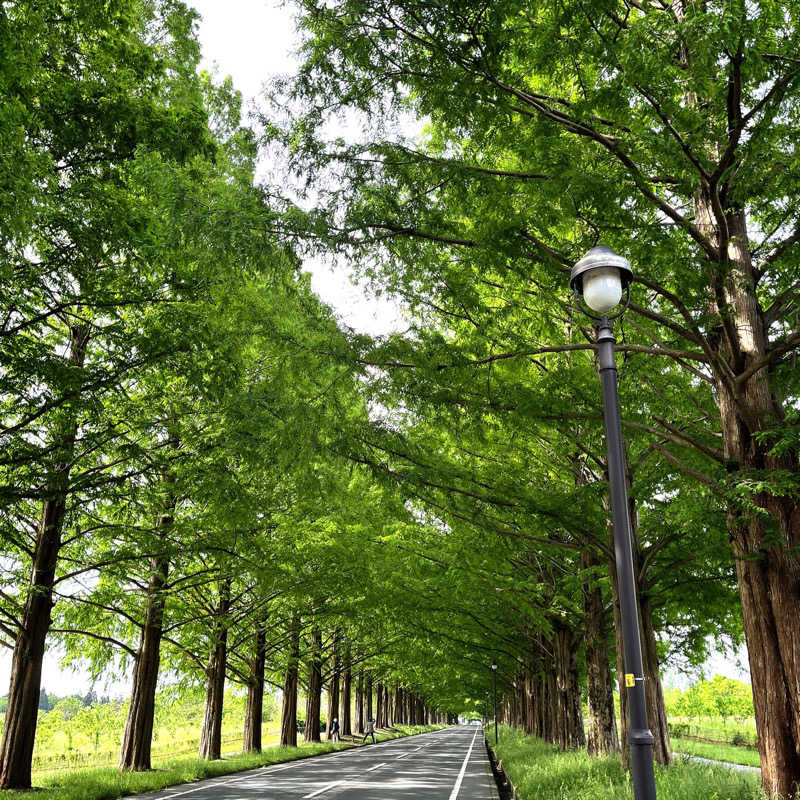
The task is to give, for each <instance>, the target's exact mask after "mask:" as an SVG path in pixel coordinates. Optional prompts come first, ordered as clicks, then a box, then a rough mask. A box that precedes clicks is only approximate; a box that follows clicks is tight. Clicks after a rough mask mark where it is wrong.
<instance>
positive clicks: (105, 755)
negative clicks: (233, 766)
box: [0, 690, 280, 774]
mask: <svg viewBox="0 0 800 800" xmlns="http://www.w3.org/2000/svg"><path fill="white" fill-rule="evenodd" d="M225 709H226V711H225V714H224V716H223V721H222V743H223V747H222V749H223V752H225V753H234V752H238V751H240V750H241V748H242V739H243V724H244V722H243V721H244V697H242V696H240V695H237V694H235V693H234V692H226V699H225ZM127 711H128V708H127V703H126V702H125V701H120V700H113V701H107V702H96V703H90V704H88V705H85V704H83V703H82V702H81V700H80V699H79V698H75V697H67V698H63V699H61V700H60V701H59V702H58V703H56V704H55V706H54V707H53V708H52V709H50V710H48V711H40V712H39V720H38V722H37V727H36V745H35V748H34V758H33V771H34V773H37V774H48V773H52V772H57V771H59V770H67V769H75V768H88V767H106V766H116V765H117V761H118V759H119V751H120V746H121V742H122V732H123V729H124V726H125V718H126V715H127ZM265 711H266V712H267V715H268V716H269V717H271V718H272V719H271V720H270V721H267V722H264V723H263V725H262V741H263V744H264V745H265V746H266V745H270V744H274V743H276V742H277V741H278V740H279V738H280V724H279V722H278V721H277V708H276V706H275V703H274V701H273V700H272V698H269V697H265ZM202 717H203V698H202V695H201V694H200V693H199V692H197V691H191V690H188V691H186V692H183V693H180V694H175V693H168V692H165V693H162V694H160V695H159V697H158V698H157V699H156V715H155V728H154V733H153V750H152V754H153V760H154V761H162V762H163V761H166V760H170V759H174V758H177V757H186V756H193V755H194V754H195V753H196V751H197V748H198V746H199V743H200V728H201V724H202ZM3 723H4V714H1V713H0V730H2V727H3Z"/></svg>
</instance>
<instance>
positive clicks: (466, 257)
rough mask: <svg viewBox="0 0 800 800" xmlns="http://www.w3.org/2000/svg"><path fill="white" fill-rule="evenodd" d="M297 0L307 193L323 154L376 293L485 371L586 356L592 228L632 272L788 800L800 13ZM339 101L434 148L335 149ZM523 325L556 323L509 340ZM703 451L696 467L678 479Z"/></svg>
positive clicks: (663, 451) (669, 449)
mask: <svg viewBox="0 0 800 800" xmlns="http://www.w3.org/2000/svg"><path fill="white" fill-rule="evenodd" d="M304 8H305V11H306V14H305V16H304V17H303V19H302V25H303V26H304V28H305V29H306V31H307V33H308V42H307V44H306V48H305V52H306V56H307V58H306V61H305V63H304V65H303V66H302V67H301V71H300V75H299V77H298V78H297V80H296V81H295V82H294V83H293V84H292V85H291V86H290V87H289V89H288V91H289V92H290V94H291V96H292V97H293V98H294V99H296V100H298V101H300V102H302V103H303V104H304V110H303V113H298V115H297V117H296V124H294V125H293V126H291V135H292V136H293V138H292V139H291V143H292V151H291V152H292V156H293V158H294V159H295V163H297V164H302V165H303V169H304V170H305V173H306V174H305V177H306V178H307V179H308V180H309V181H313V182H315V184H316V185H317V186H319V184H320V180H322V181H323V185H324V178H323V177H322V176H321V175H320V174H319V172H314V173H312V174H309V172H308V169H309V168H310V167H312V168H313V165H319V164H320V162H323V163H324V164H325V165H326V166H329V167H330V171H331V172H332V173H333V174H334V175H335V176H336V183H335V184H333V183H332V184H329V185H331V186H332V187H333V188H332V189H331V190H330V192H328V193H324V196H323V201H322V203H321V204H320V210H319V213H318V214H316V215H315V216H314V217H313V224H314V226H315V227H314V234H315V236H319V231H320V226H321V225H324V224H325V223H327V227H325V231H326V233H327V234H328V235H329V236H330V237H331V240H332V242H333V243H334V245H335V246H339V247H341V249H342V251H345V252H351V253H353V252H355V253H359V254H363V255H364V257H365V258H366V259H368V260H369V263H370V270H372V271H373V274H380V275H381V278H380V280H381V283H382V284H383V285H385V286H387V287H389V288H390V289H393V290H395V291H398V292H399V293H401V294H402V295H404V296H405V297H406V298H408V299H409V300H410V301H411V302H412V303H413V304H414V306H415V307H418V308H425V309H427V313H428V314H431V315H433V314H437V315H440V316H439V318H440V319H441V320H447V323H448V324H449V323H450V322H451V321H452V320H453V319H456V318H464V319H465V320H466V324H469V325H472V326H473V327H474V328H475V330H476V331H477V332H480V333H484V345H483V347H482V348H481V349H480V350H478V351H476V352H474V353H473V354H471V357H470V361H471V363H472V364H473V368H474V369H476V370H482V371H483V372H485V374H487V375H488V374H490V370H491V369H492V368H493V366H494V365H496V364H497V363H498V360H500V359H520V360H529V359H536V358H542V357H546V355H547V354H548V353H550V352H553V350H554V349H555V350H556V351H565V350H570V349H572V348H579V349H582V348H590V347H591V332H589V331H586V332H585V334H586V335H585V336H584V332H582V331H581V330H580V329H579V327H578V326H579V325H580V323H579V322H577V321H573V320H572V319H571V318H570V315H569V312H568V311H567V304H566V302H565V294H566V292H565V287H566V282H567V281H566V275H565V272H566V270H567V269H568V268H569V266H570V265H571V264H572V263H574V262H575V261H576V260H577V259H578V258H579V257H580V255H582V253H583V252H584V251H585V249H587V248H588V247H589V246H591V245H592V244H595V243H596V242H597V241H598V239H599V238H601V237H602V239H603V240H605V241H606V242H607V243H609V244H611V245H612V246H614V247H615V248H616V249H618V250H621V251H623V252H625V253H626V254H627V255H629V256H630V257H631V260H632V262H633V263H634V264H635V265H637V266H636V278H635V281H636V283H635V285H634V287H633V291H632V302H631V306H630V311H629V313H628V320H629V322H630V328H631V329H632V330H631V331H630V333H629V335H630V336H631V340H630V342H626V343H625V344H624V346H623V348H622V349H623V351H626V350H627V352H629V353H631V357H630V358H631V360H633V358H634V354H636V358H637V359H639V360H643V359H645V358H646V359H647V366H648V370H646V371H645V372H646V373H647V374H649V375H650V376H652V375H654V373H655V372H656V371H657V370H658V369H659V367H657V366H655V364H656V363H657V362H658V363H660V362H661V361H664V360H667V359H669V360H672V361H673V362H674V364H675V365H676V368H677V369H678V370H679V371H681V372H682V373H683V380H682V381H680V385H683V386H687V385H691V386H693V387H694V388H695V389H696V390H697V392H698V393H699V394H701V395H702V402H701V404H700V408H701V412H700V413H701V414H702V416H701V417H700V419H701V420H702V423H700V424H698V423H697V421H696V420H692V419H691V418H687V419H684V418H683V417H682V416H678V417H677V418H676V416H675V414H674V411H673V409H672V408H671V407H670V406H669V404H668V403H665V402H664V401H665V396H664V392H663V391H662V387H661V386H659V385H657V383H656V384H655V385H653V384H652V383H651V384H649V383H647V382H642V383H640V384H639V386H638V388H639V389H640V391H641V392H642V394H641V396H640V400H639V403H638V404H637V410H638V412H639V414H638V417H639V418H638V419H636V418H634V419H629V420H628V423H629V425H630V424H634V425H636V426H640V428H639V429H640V430H642V431H643V432H646V433H649V435H650V437H651V442H652V445H653V447H654V449H655V452H656V453H657V454H658V455H659V456H660V457H661V458H663V459H665V460H669V461H670V462H671V463H672V464H673V466H674V467H675V468H677V469H686V470H687V471H688V470H689V469H690V470H691V472H689V473H688V474H692V475H694V477H695V479H696V480H699V481H701V482H703V483H704V484H706V485H708V486H709V488H710V489H711V490H712V491H713V492H715V493H716V494H718V495H719V496H720V497H721V498H722V500H723V502H724V504H725V513H726V516H727V526H728V532H729V535H730V537H731V541H732V545H733V546H732V554H731V555H732V559H731V560H732V561H734V562H735V564H736V569H737V575H738V584H739V589H740V593H741V599H742V615H743V622H744V632H745V635H746V638H747V643H748V652H749V655H750V666H751V673H752V676H753V690H754V699H755V710H756V719H757V723H758V729H759V746H760V752H761V759H762V775H763V780H764V786H765V788H766V789H767V790H768V791H770V792H779V793H782V794H791V793H792V791H793V789H792V786H793V783H794V782H795V781H797V780H798V779H799V778H800V762H799V761H798V753H800V740H798V736H800V724H798V718H797V709H798V708H800V698H799V697H798V694H797V689H796V687H797V686H799V685H800V681H798V675H800V662H798V658H797V653H798V648H797V644H796V636H797V633H796V626H795V625H794V624H793V620H794V619H795V618H796V616H797V612H798V608H800V581H798V576H797V570H796V565H795V564H794V561H793V557H792V556H791V553H792V552H793V549H794V548H796V547H797V545H798V535H800V534H799V533H798V526H797V524H796V523H797V519H798V518H800V517H798V514H797V503H796V489H797V481H798V469H799V468H798V449H797V437H796V427H797V421H796V418H795V414H794V412H793V410H792V408H793V404H794V403H795V401H796V397H797V379H796V372H793V370H792V369H791V364H792V354H793V353H794V352H795V351H796V348H797V346H798V344H800V333H799V332H798V331H797V330H796V325H795V323H794V321H793V314H794V310H795V304H794V298H795V296H796V291H797V284H796V270H795V267H794V264H795V260H796V252H797V247H798V243H800V235H798V226H799V224H800V221H799V220H798V219H797V216H796V213H795V212H794V211H791V210H787V209H794V208H795V207H796V206H797V204H796V203H791V202H790V203H789V205H788V206H787V204H786V198H794V197H795V196H796V175H797V170H798V164H797V161H796V159H795V158H794V156H793V155H792V153H793V152H794V149H795V144H794V136H795V134H794V131H795V126H794V125H793V124H792V121H793V120H795V118H796V116H797V108H798V102H797V100H798V97H797V92H798V85H797V78H798V74H800V73H798V70H797V65H796V63H795V61H794V57H793V53H794V51H795V50H796V48H797V38H798V35H799V34H798V27H797V19H796V15H795V14H794V12H793V11H788V10H787V9H786V8H785V7H783V6H782V5H780V4H778V5H769V4H767V5H763V4H762V5H759V6H758V9H755V8H754V7H751V6H748V5H746V4H743V3H739V4H734V5H731V6H726V7H725V8H724V9H723V8H719V7H716V6H713V7H711V6H703V5H700V4H698V3H694V2H683V1H681V2H675V3H666V4H662V5H659V6H652V7H650V6H638V5H635V4H633V5H631V4H627V5H626V4H622V5H620V6H619V7H617V6H613V7H612V6H608V5H603V6H598V7H594V6H593V7H592V8H591V9H588V8H586V7H585V6H584V5H581V4H567V5H561V6H547V7H540V6H537V7H536V8H533V7H532V6H528V5H525V4H524V3H523V4H519V3H516V2H515V3H500V4H497V3H495V4H492V6H491V7H488V6H487V7H481V8H472V7H469V8H467V7H463V6H447V7H444V6H439V5H434V6H430V5H426V4H424V3H417V2H401V3H395V4H392V5H391V6H387V5H385V4H383V3H380V2H376V3H372V2H368V3H361V2H358V3H356V2H347V1H346V0H345V1H343V2H338V3H335V4H324V5H323V4H318V3H315V2H312V1H311V0H309V2H307V3H305V4H304ZM320 97H325V103H324V105H325V108H324V109H323V108H322V105H321V103H320V102H319V101H318V98H320ZM332 98H333V99H334V100H335V102H336V103H338V106H339V107H345V106H346V107H350V108H355V109H357V110H358V111H359V112H362V113H364V114H365V115H368V116H371V117H378V116H381V114H382V113H383V112H386V114H385V116H389V115H390V114H391V113H392V112H397V111H398V110H399V109H403V110H405V109H409V110H410V111H411V112H412V113H414V114H416V115H417V116H418V117H423V116H424V117H427V118H428V119H429V120H430V124H429V126H428V132H427V135H426V136H425V137H423V140H422V142H421V143H417V144H413V143H410V142H403V141H398V140H394V141H382V140H378V139H375V138H373V139H372V140H370V141H368V142H364V143H359V144H358V145H355V146H347V145H346V144H345V145H342V146H337V145H336V144H335V143H328V144H321V143H320V142H319V141H318V140H317V139H315V137H314V133H315V131H316V130H317V129H318V124H319V123H322V122H323V121H324V120H325V119H326V117H327V116H329V115H330V114H331V113H332V112H333V111H336V110H338V109H337V107H336V106H335V105H332V103H331V99H332ZM371 129H372V130H378V131H380V130H382V129H384V128H382V127H381V126H380V125H373V126H372V128H371ZM274 130H275V129H274V127H273V131H274ZM324 209H332V210H331V211H330V213H329V214H327V213H326V211H325V210H324ZM321 221H322V222H321ZM480 287H486V291H492V292H494V293H495V295H494V296H495V298H496V302H495V304H494V310H495V319H494V321H492V320H491V319H488V318H487V316H486V314H482V313H480V312H475V303H474V298H475V295H476V292H477V291H478V290H479V288H480ZM514 310H524V311H525V314H524V316H525V318H526V319H528V320H530V319H531V318H532V317H533V318H534V319H535V320H536V321H537V322H539V323H540V324H537V325H534V324H531V323H529V324H526V325H522V326H520V325H509V326H507V325H506V324H505V323H506V321H507V320H510V319H512V318H513V319H514V321H515V322H516V321H518V320H519V318H520V316H521V315H519V314H516V315H515V314H514V313H513V312H514ZM565 321H566V322H567V327H568V330H567V331H566V332H565V331H564V322H565ZM484 323H485V324H486V326H487V328H486V329H484V327H483V326H484ZM559 329H560V330H559ZM495 332H496V334H497V335H494V336H493V335H492V334H493V333H495ZM565 333H566V334H567V335H565ZM576 340H577V341H576ZM428 356H429V357H434V354H433V353H429V354H428ZM429 363H433V364H435V363H436V362H435V361H431V362H429ZM439 366H441V362H440V363H439ZM675 385H676V386H677V385H679V384H677V383H676V384H675ZM645 409H646V413H645ZM555 413H556V414H558V415H559V416H561V417H562V418H564V417H565V416H566V417H567V418H568V417H569V416H570V415H569V414H566V415H565V413H564V409H563V408H562V409H559V410H558V411H556V412H555ZM709 413H710V416H709ZM717 425H718V426H719V432H720V434H721V439H720V441H719V442H713V438H714V437H713V434H712V436H711V437H709V435H708V434H709V433H710V432H712V431H713V429H714V428H715V427H716V426H717ZM709 439H711V441H709ZM687 448H689V449H693V450H694V452H695V454H696V456H697V457H699V459H700V468H699V469H698V468H696V467H695V466H692V467H687V466H684V465H683V463H682V462H683V458H682V456H683V454H684V453H685V452H686V450H687Z"/></svg>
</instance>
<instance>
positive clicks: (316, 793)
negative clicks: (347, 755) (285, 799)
mask: <svg viewBox="0 0 800 800" xmlns="http://www.w3.org/2000/svg"><path fill="white" fill-rule="evenodd" d="M343 783H347V781H346V780H344V781H334V782H333V783H329V784H327V785H326V786H323V787H322V788H321V789H317V791H316V792H311V794H306V795H303V800H308V798H309V797H316V796H317V795H318V794H322V793H323V792H327V791H328V789H333V787H334V786H341V785H342V784H343Z"/></svg>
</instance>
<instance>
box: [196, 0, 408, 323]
mask: <svg viewBox="0 0 800 800" xmlns="http://www.w3.org/2000/svg"><path fill="white" fill-rule="evenodd" d="M188 2H189V4H190V5H193V6H194V8H196V9H197V11H198V12H200V14H201V16H202V20H201V22H200V26H199V39H200V43H201V46H202V49H203V63H202V65H201V66H202V67H203V68H205V69H208V70H209V71H211V70H212V69H213V67H214V65H216V66H217V68H218V70H219V73H220V75H221V76H224V75H230V76H231V77H232V78H233V84H234V86H235V87H236V88H237V89H238V90H239V91H240V92H241V93H242V96H243V98H244V101H245V107H246V108H251V107H252V102H253V101H254V100H256V101H257V98H258V97H259V95H260V93H261V89H262V87H263V86H264V84H265V83H266V82H267V81H269V79H270V78H272V77H273V76H275V75H283V74H287V73H291V72H292V71H293V70H294V67H295V65H296V60H295V59H294V57H293V53H294V51H295V50H296V48H297V36H296V34H295V30H294V13H295V12H294V9H293V7H292V6H291V4H290V3H281V2H276V1H275V0H194V2H192V0H188ZM347 124H348V122H347V121H342V129H343V130H344V129H346V128H347ZM266 166H268V165H266ZM305 268H306V270H307V271H309V272H310V273H311V276H312V278H311V285H312V288H313V289H314V291H315V292H316V293H317V294H318V295H319V296H320V297H321V298H322V299H323V300H324V301H325V302H326V303H328V304H329V305H330V306H332V307H333V308H334V309H335V310H336V311H337V313H338V315H339V316H340V318H341V319H342V320H343V322H345V323H346V324H347V325H349V326H351V327H353V328H355V329H356V330H359V331H362V332H365V333H370V334H373V335H380V334H383V333H388V332H390V331H394V330H399V329H402V328H404V327H405V325H404V324H403V316H402V312H401V311H400V309H399V307H398V306H397V305H396V304H395V303H393V302H391V301H390V300H389V299H387V298H376V297H373V296H370V295H369V294H368V293H367V292H366V291H365V289H364V288H363V287H359V286H354V285H353V283H352V282H351V281H350V280H349V279H348V274H347V273H348V270H347V267H346V265H338V266H337V267H336V268H334V269H331V268H329V267H328V266H326V265H323V264H320V263H316V262H310V263H307V264H306V265H305Z"/></svg>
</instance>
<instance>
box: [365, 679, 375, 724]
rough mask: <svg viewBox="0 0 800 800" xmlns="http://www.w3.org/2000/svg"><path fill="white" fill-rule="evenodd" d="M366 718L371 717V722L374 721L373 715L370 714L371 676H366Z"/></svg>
mask: <svg viewBox="0 0 800 800" xmlns="http://www.w3.org/2000/svg"><path fill="white" fill-rule="evenodd" d="M367 719H371V720H372V721H373V722H374V721H375V717H374V716H373V714H372V676H371V675H370V676H368V677H367Z"/></svg>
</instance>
